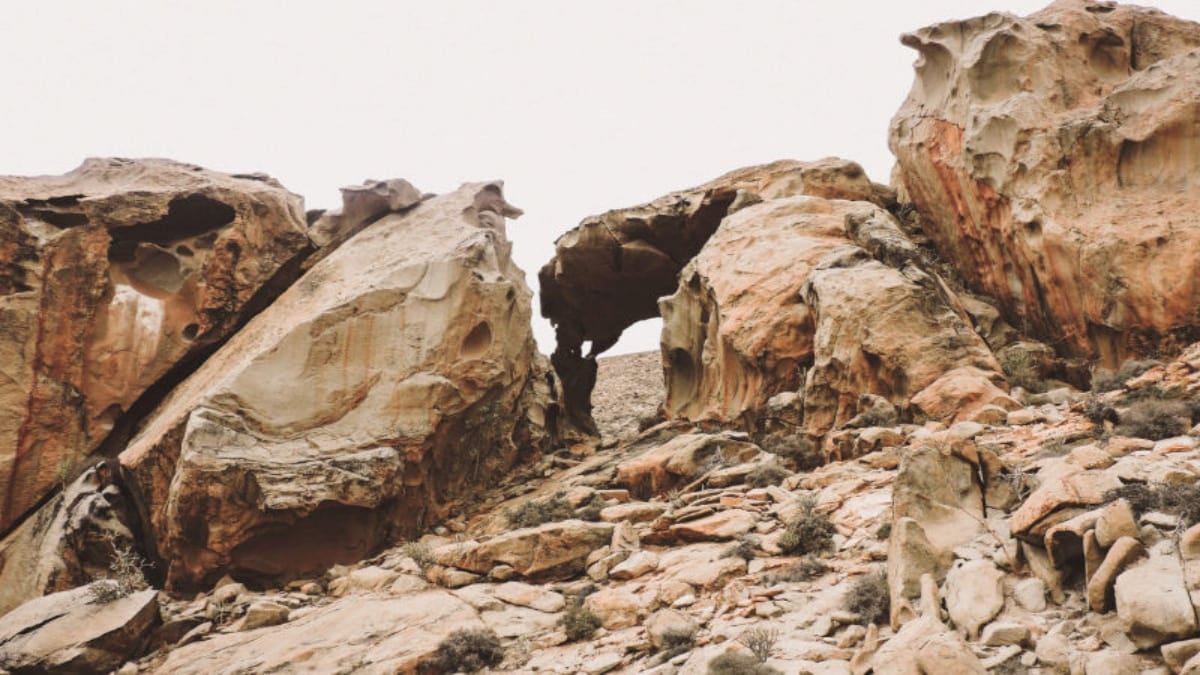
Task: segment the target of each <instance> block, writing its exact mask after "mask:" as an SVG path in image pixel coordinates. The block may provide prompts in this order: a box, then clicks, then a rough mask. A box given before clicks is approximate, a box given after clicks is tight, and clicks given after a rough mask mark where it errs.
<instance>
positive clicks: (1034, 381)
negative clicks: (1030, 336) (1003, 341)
mask: <svg viewBox="0 0 1200 675" xmlns="http://www.w3.org/2000/svg"><path fill="white" fill-rule="evenodd" d="M999 361H1000V367H1001V368H1003V369H1004V374H1005V375H1007V376H1008V383H1009V384H1011V385H1012V386H1014V387H1020V388H1022V389H1024V390H1025V391H1028V392H1030V393H1032V394H1040V393H1042V392H1044V391H1046V389H1047V386H1046V381H1045V380H1043V379H1042V375H1041V372H1040V369H1039V368H1038V364H1037V360H1036V355H1034V354H1032V353H1030V352H1027V351H1024V350H1021V349H1009V350H1005V351H1002V352H1001V353H1000V355H999Z"/></svg>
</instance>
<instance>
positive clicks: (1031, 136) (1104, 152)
mask: <svg viewBox="0 0 1200 675" xmlns="http://www.w3.org/2000/svg"><path fill="white" fill-rule="evenodd" d="M901 41H902V42H903V43H904V44H905V45H907V46H909V47H912V48H913V49H915V50H916V51H917V52H918V54H919V57H918V60H917V62H916V64H915V70H916V80H915V82H914V84H913V88H912V91H911V93H910V94H909V97H908V100H907V101H906V102H905V103H904V105H903V106H902V107H901V109H900V111H899V112H898V113H897V114H896V116H895V118H894V119H893V120H892V124H891V133H890V145H891V148H892V151H893V152H894V153H895V155H896V158H897V161H898V169H897V172H896V179H897V181H898V183H899V187H900V189H901V192H902V193H903V194H906V195H907V198H908V199H911V202H912V203H913V205H914V206H915V207H916V209H917V210H918V211H919V212H920V214H921V216H922V217H923V220H924V229H925V230H926V232H927V234H928V235H930V237H931V238H932V239H933V240H934V242H935V244H936V245H937V247H938V249H939V252H940V254H941V256H942V257H943V258H944V259H947V260H954V261H955V263H956V266H957V267H958V268H959V269H961V270H962V271H963V273H964V275H965V276H966V277H967V280H968V282H969V283H970V284H971V285H973V286H974V287H975V289H976V290H979V291H981V292H983V293H985V294H987V295H989V296H991V297H993V298H996V299H997V300H998V301H999V303H1000V305H1001V307H1002V309H1003V312H1004V315H1005V317H1006V318H1007V319H1008V320H1009V322H1010V323H1012V324H1013V325H1020V326H1025V327H1027V328H1028V331H1027V332H1029V331H1032V332H1034V333H1036V334H1038V335H1039V336H1042V337H1044V338H1047V339H1048V340H1049V341H1052V342H1055V343H1056V344H1060V345H1061V347H1060V351H1065V352H1067V353H1068V354H1070V355H1075V356H1090V357H1098V358H1099V359H1100V360H1101V362H1102V363H1104V364H1106V365H1107V366H1109V367H1113V366H1115V365H1117V364H1118V363H1119V362H1120V361H1122V360H1123V359H1124V358H1126V357H1127V356H1129V355H1132V354H1138V353H1149V352H1153V351H1156V350H1158V349H1159V348H1170V347H1171V345H1172V341H1173V337H1174V336H1176V335H1180V336H1186V335H1188V334H1194V331H1195V328H1196V327H1197V325H1200V318H1198V317H1197V314H1196V312H1195V307H1196V306H1197V305H1198V304H1200V285H1197V284H1196V283H1195V281H1194V280H1195V279H1196V278H1197V272H1198V271H1200V220H1197V218H1196V217H1195V214H1196V213H1197V212H1198V210H1200V208H1198V207H1200V196H1198V195H1200V191H1198V190H1197V186H1198V185H1200V150H1198V149H1200V132H1198V131H1197V129H1198V128H1200V125H1198V124H1197V122H1198V121H1200V49H1198V48H1200V25H1198V24H1195V23H1191V22H1188V21H1184V20H1180V19H1175V18H1173V17H1170V16H1167V15H1165V14H1163V13H1161V12H1158V11H1157V10H1153V9H1148V8H1144V7H1137V6H1134V5H1125V4H1120V5H1118V4H1111V3H1106V2H1098V1H1096V0H1058V1H1056V2H1053V3H1052V4H1051V5H1050V6H1049V7H1048V8H1046V9H1044V10H1042V11H1040V12H1037V13H1035V14H1032V15H1030V16H1028V17H1025V18H1020V17H1016V16H1013V15H1011V14H1002V13H992V14H988V15H986V16H982V17H978V18H974V19H968V20H965V21H953V22H947V23H941V24H937V25H934V26H930V27H928V28H924V29H921V30H918V31H916V32H913V33H910V34H908V35H905V36H903V38H902V39H901Z"/></svg>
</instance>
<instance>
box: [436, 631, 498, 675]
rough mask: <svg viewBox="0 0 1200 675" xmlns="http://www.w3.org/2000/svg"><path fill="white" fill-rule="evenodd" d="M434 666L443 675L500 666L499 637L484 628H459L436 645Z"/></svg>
mask: <svg viewBox="0 0 1200 675" xmlns="http://www.w3.org/2000/svg"><path fill="white" fill-rule="evenodd" d="M433 660H434V665H435V666H436V667H437V668H439V669H440V670H441V672H445V673H458V672H464V673H475V672H479V671H480V670H483V669H484V668H492V667H495V666H498V665H500V662H501V661H503V660H504V648H503V647H502V646H500V638H499V637H497V636H496V634H495V633H493V632H492V631H490V630H486V629H483V628H464V629H459V630H456V631H454V632H453V633H451V634H450V635H448V636H446V639H444V640H442V641H441V643H439V644H438V648H437V653H436V654H435V655H434V658H433Z"/></svg>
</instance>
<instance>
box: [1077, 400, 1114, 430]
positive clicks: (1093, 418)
mask: <svg viewBox="0 0 1200 675" xmlns="http://www.w3.org/2000/svg"><path fill="white" fill-rule="evenodd" d="M1083 416H1084V417H1086V418H1087V419H1088V421H1089V422H1091V423H1092V424H1094V425H1096V428H1097V429H1099V428H1103V427H1104V423H1105V422H1112V423H1114V424H1115V423H1116V422H1117V409H1116V408H1114V407H1113V405H1112V404H1111V403H1108V402H1107V401H1103V400H1101V399H1100V397H1099V396H1096V395H1094V394H1093V395H1091V396H1089V397H1088V398H1087V400H1086V401H1084V403H1083Z"/></svg>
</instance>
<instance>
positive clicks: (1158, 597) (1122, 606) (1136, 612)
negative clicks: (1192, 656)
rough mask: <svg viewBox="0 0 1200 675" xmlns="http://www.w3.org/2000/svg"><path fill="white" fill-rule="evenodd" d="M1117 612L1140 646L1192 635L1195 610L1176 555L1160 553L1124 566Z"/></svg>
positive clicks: (1150, 645)
mask: <svg viewBox="0 0 1200 675" xmlns="http://www.w3.org/2000/svg"><path fill="white" fill-rule="evenodd" d="M1114 595H1115V597H1116V604H1117V616H1119V617H1121V621H1122V623H1123V624H1124V625H1125V630H1126V632H1127V633H1128V634H1129V638H1130V639H1131V640H1132V641H1133V643H1134V644H1135V645H1137V646H1138V648H1139V649H1149V648H1151V647H1157V646H1158V645H1161V644H1163V643H1164V642H1172V641H1175V640H1180V639H1182V638H1188V637H1193V636H1194V635H1195V633H1196V628H1197V623H1196V611H1195V610H1194V609H1193V608H1192V602H1191V600H1190V599H1189V597H1188V592H1187V588H1186V587H1185V586H1184V579H1183V569H1182V568H1181V567H1180V564H1179V561H1178V560H1177V559H1175V558H1174V557H1173V556H1157V557H1152V558H1150V559H1149V560H1147V561H1145V562H1143V563H1141V564H1140V565H1137V566H1136V567H1132V568H1130V569H1127V570H1125V571H1124V572H1123V573H1122V574H1121V575H1120V576H1119V577H1117V583H1116V589H1115V593H1114Z"/></svg>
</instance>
